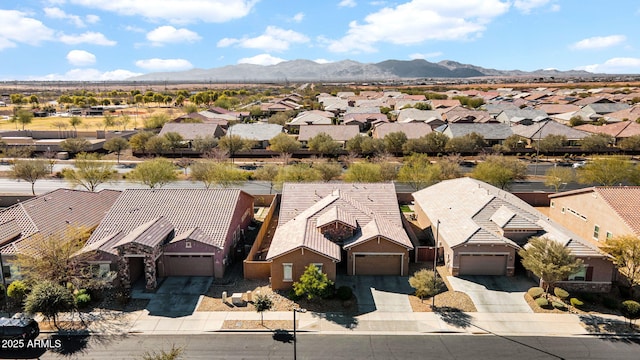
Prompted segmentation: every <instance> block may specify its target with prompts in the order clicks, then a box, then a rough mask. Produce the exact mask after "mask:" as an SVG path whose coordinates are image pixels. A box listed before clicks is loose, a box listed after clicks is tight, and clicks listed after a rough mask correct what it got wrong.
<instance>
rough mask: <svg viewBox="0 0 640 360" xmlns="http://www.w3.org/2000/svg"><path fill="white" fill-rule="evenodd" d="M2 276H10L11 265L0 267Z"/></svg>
mask: <svg viewBox="0 0 640 360" xmlns="http://www.w3.org/2000/svg"><path fill="white" fill-rule="evenodd" d="M2 276H4V277H5V278H10V277H11V266H9V265H4V266H3V267H2Z"/></svg>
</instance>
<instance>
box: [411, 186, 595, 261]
mask: <svg viewBox="0 0 640 360" xmlns="http://www.w3.org/2000/svg"><path fill="white" fill-rule="evenodd" d="M413 197H414V199H415V201H416V203H417V204H419V206H420V208H421V209H422V210H423V211H424V212H425V214H426V215H427V217H428V218H429V219H431V221H432V222H434V223H435V222H436V221H440V224H441V225H440V227H439V231H440V234H441V235H442V238H443V240H445V241H446V242H447V244H448V245H449V246H450V247H457V246H461V245H464V244H502V245H508V246H512V247H515V248H518V247H519V246H518V245H517V244H516V243H515V242H513V241H512V240H510V239H508V238H506V237H504V236H503V235H502V231H501V230H504V229H508V228H513V229H530V230H537V231H538V232H539V234H540V235H539V236H543V237H547V238H549V239H551V240H554V241H558V242H560V243H562V244H563V245H564V246H566V247H567V248H569V249H570V250H571V251H572V252H573V253H574V255H576V256H593V257H604V256H605V255H604V254H602V253H600V251H599V250H598V249H597V248H595V247H594V246H592V245H591V244H589V243H588V242H587V241H585V240H584V239H582V238H580V237H579V236H577V235H575V234H573V233H572V232H570V231H569V230H567V229H566V228H564V227H562V226H560V225H559V224H557V223H555V222H553V221H551V220H549V218H547V217H546V216H545V215H544V214H542V213H540V212H539V211H538V210H536V209H535V208H533V207H532V206H531V205H529V204H527V203H526V202H524V201H523V200H521V199H519V198H518V197H516V196H515V195H513V194H511V193H509V192H506V191H504V190H501V189H498V188H496V187H495V186H492V185H489V184H487V183H484V182H482V181H479V180H475V179H472V178H469V177H462V178H458V179H452V180H445V181H441V182H440V183H437V184H435V185H432V186H430V187H427V188H425V189H423V190H420V191H418V192H415V193H413Z"/></svg>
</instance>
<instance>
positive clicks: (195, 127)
mask: <svg viewBox="0 0 640 360" xmlns="http://www.w3.org/2000/svg"><path fill="white" fill-rule="evenodd" d="M169 132H175V133H178V134H180V136H182V138H183V139H184V140H185V141H187V142H189V143H190V142H191V141H193V140H195V139H197V138H198V137H205V136H213V137H215V138H218V139H219V138H221V137H222V136H224V134H225V131H224V129H223V128H222V127H221V126H220V125H218V124H206V123H175V122H170V123H166V124H164V126H163V127H162V130H160V133H159V134H158V135H160V136H163V135H164V134H166V133H169Z"/></svg>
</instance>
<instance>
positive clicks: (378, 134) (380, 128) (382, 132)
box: [371, 122, 432, 139]
mask: <svg viewBox="0 0 640 360" xmlns="http://www.w3.org/2000/svg"><path fill="white" fill-rule="evenodd" d="M431 131H432V130H431V126H429V124H427V123H424V122H418V123H404V124H401V123H397V122H393V123H390V122H381V123H377V124H374V125H373V131H372V133H371V136H372V137H373V138H376V139H384V137H385V136H386V135H387V134H390V133H393V132H402V133H404V134H405V135H407V139H419V138H421V137H423V136H425V135H427V134H429V133H431Z"/></svg>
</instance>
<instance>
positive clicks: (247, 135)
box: [227, 123, 282, 141]
mask: <svg viewBox="0 0 640 360" xmlns="http://www.w3.org/2000/svg"><path fill="white" fill-rule="evenodd" d="M281 132H282V125H278V124H262V123H253V124H236V125H233V126H231V127H229V130H228V131H227V135H228V136H231V135H238V136H240V137H241V138H243V139H249V140H257V141H264V140H271V139H273V138H274V137H276V135H278V134H280V133H281Z"/></svg>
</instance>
